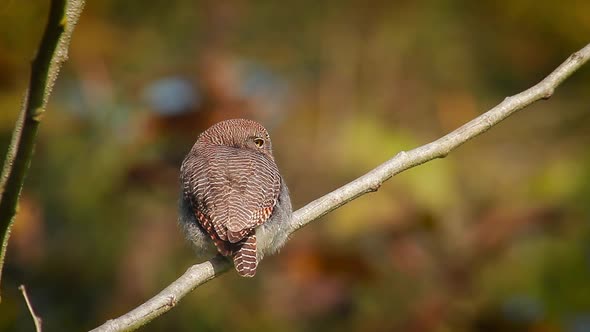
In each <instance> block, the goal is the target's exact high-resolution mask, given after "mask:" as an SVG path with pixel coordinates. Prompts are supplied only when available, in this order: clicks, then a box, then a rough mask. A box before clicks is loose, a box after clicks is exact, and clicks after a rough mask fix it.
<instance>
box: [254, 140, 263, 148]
mask: <svg viewBox="0 0 590 332" xmlns="http://www.w3.org/2000/svg"><path fill="white" fill-rule="evenodd" d="M254 144H256V146H257V147H258V148H261V147H263V146H264V140H263V139H262V138H255V139H254Z"/></svg>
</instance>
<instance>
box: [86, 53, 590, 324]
mask: <svg viewBox="0 0 590 332" xmlns="http://www.w3.org/2000/svg"><path fill="white" fill-rule="evenodd" d="M589 59H590V44H588V45H586V46H585V47H584V48H583V49H581V50H579V51H578V52H576V53H574V54H573V55H571V56H570V57H569V58H568V59H567V60H566V61H565V62H564V63H562V64H561V65H560V66H559V67H557V69H555V70H554V71H553V72H552V73H551V74H549V76H547V77H546V78H545V79H543V80H542V81H541V82H539V83H538V84H536V85H535V86H533V87H531V88H530V89H528V90H526V91H523V92H521V93H519V94H517V95H514V96H512V97H508V98H506V99H504V101H502V102H501V103H500V104H498V105H497V106H496V107H494V108H492V109H491V110H489V111H487V112H486V113H484V114H482V115H481V116H479V117H477V118H475V119H473V120H471V121H469V122H468V123H466V124H465V125H463V126H461V127H460V128H458V129H456V130H454V131H453V132H451V133H449V134H447V135H445V136H443V137H441V138H439V139H437V140H436V141H434V142H431V143H428V144H426V145H423V146H421V147H418V148H416V149H413V150H410V151H408V152H403V151H402V152H400V153H398V154H397V155H396V156H395V157H393V158H392V159H390V160H388V161H386V162H385V163H383V164H381V165H379V166H378V167H377V168H375V169H373V170H372V171H370V172H369V173H367V174H365V175H363V176H361V177H359V178H358V179H356V180H354V181H352V182H350V183H348V184H346V185H344V186H342V187H340V188H338V189H336V190H334V191H333V192H331V193H329V194H327V195H325V196H323V197H320V198H318V199H316V200H314V201H313V202H311V203H309V204H307V205H306V206H304V207H302V208H301V209H299V210H297V211H295V212H294V214H293V218H292V220H291V221H290V225H289V226H290V228H291V229H290V232H291V233H293V232H295V231H296V230H298V229H299V228H301V227H303V226H305V225H307V224H309V223H310V222H312V221H314V220H316V219H318V218H320V217H322V216H324V215H325V214H327V213H329V212H330V211H333V210H335V209H337V208H338V207H340V206H342V205H344V204H346V203H348V202H350V201H352V200H354V199H355V198H358V197H360V196H362V195H364V194H366V193H369V192H372V191H375V190H376V189H377V188H379V186H380V185H381V184H382V183H383V182H385V181H387V180H389V179H390V178H391V177H392V176H394V175H396V174H398V173H400V172H403V171H405V170H407V169H410V168H412V167H415V166H418V165H420V164H423V163H425V162H428V161H430V160H433V159H436V158H443V157H445V156H446V155H448V154H449V153H450V152H451V151H453V150H454V149H456V148H457V147H458V146H460V145H461V144H463V143H465V142H467V141H468V140H470V139H472V138H474V137H475V136H478V135H480V134H482V133H484V132H486V131H487V130H488V129H490V128H491V127H493V126H495V125H496V124H498V123H499V122H500V121H502V120H504V119H506V118H507V117H509V116H510V115H512V114H514V113H515V112H516V111H518V110H521V109H523V108H525V107H526V106H528V105H530V104H532V103H534V102H536V101H538V100H540V99H547V98H549V97H550V96H551V95H552V94H553V91H554V90H555V88H556V87H557V86H559V85H560V84H561V82H563V81H564V80H565V79H567V78H568V77H569V76H570V75H571V74H572V73H574V72H575V71H576V70H578V69H579V68H580V67H581V66H582V65H583V64H584V63H586V62H587V61H588V60H589ZM230 266H231V263H229V262H228V261H227V260H223V259H222V258H220V257H219V256H217V257H215V258H213V259H211V260H209V261H207V262H204V263H201V264H197V265H193V266H192V267H190V268H189V269H188V270H187V271H186V272H185V273H184V274H183V275H182V276H181V277H180V278H178V279H177V280H176V281H174V282H173V283H172V284H170V285H169V286H168V287H166V288H165V289H164V290H163V291H161V292H160V293H159V294H158V295H156V296H154V297H153V298H151V299H150V300H148V301H147V302H145V303H144V304H142V305H140V306H139V307H137V308H135V309H133V310H132V311H130V312H129V313H127V314H125V315H123V316H121V317H119V318H115V319H111V320H109V321H107V322H106V323H104V324H103V325H101V326H99V327H97V328H96V329H94V330H92V331H130V330H134V329H136V328H138V327H140V326H142V325H144V324H146V323H148V322H149V321H150V320H152V319H153V318H155V317H157V316H159V315H161V314H162V313H164V312H166V311H168V310H170V309H171V308H172V307H173V306H174V305H176V303H178V301H180V299H181V298H182V297H183V296H184V295H186V294H188V293H189V292H190V291H192V290H193V289H195V288H197V287H198V286H200V285H202V284H204V283H205V282H207V281H209V280H211V279H213V278H215V277H217V276H219V275H220V274H222V273H223V272H225V271H227V270H228V268H229V267H230Z"/></svg>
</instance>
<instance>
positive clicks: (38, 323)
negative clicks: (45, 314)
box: [18, 285, 43, 332]
mask: <svg viewBox="0 0 590 332" xmlns="http://www.w3.org/2000/svg"><path fill="white" fill-rule="evenodd" d="M18 289H19V290H20V291H21V293H23V297H24V298H25V303H26V304H27V308H29V313H30V314H31V317H33V323H35V332H41V331H42V323H43V321H42V319H41V317H39V316H37V314H35V310H33V305H32V304H31V301H30V300H29V295H27V289H26V288H25V285H20V286H19V287H18Z"/></svg>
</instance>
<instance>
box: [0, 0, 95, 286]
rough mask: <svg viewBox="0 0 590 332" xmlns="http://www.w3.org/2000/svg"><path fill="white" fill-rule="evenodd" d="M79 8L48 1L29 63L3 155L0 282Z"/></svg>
mask: <svg viewBox="0 0 590 332" xmlns="http://www.w3.org/2000/svg"><path fill="white" fill-rule="evenodd" d="M83 7H84V0H69V1H67V0H52V1H51V6H50V9H49V17H48V20H47V25H46V26H45V31H44V33H43V37H42V38H41V43H40V45H39V49H38V50H37V54H36V56H35V58H34V60H33V62H32V64H31V75H30V79H29V88H28V90H27V93H26V94H25V98H24V102H23V107H22V109H21V113H20V116H19V118H18V120H17V123H16V126H15V129H14V132H13V135H12V140H11V143H10V147H9V148H8V152H7V154H6V159H5V161H4V169H3V170H2V177H1V180H0V232H1V236H2V240H1V241H2V242H1V247H0V282H1V280H2V270H3V267H4V260H5V256H6V248H7V246H8V239H9V238H10V230H11V228H12V224H13V223H14V217H15V215H16V212H17V206H18V200H19V197H20V193H21V189H22V186H23V183H24V179H25V174H26V172H27V170H28V168H29V164H30V163H31V157H32V155H33V149H34V147H35V139H36V137H37V128H38V127H39V123H40V122H41V118H42V115H43V114H44V113H45V107H46V105H47V100H48V99H49V95H50V94H51V90H52V88H53V85H54V83H55V80H56V79H57V76H58V74H59V69H60V67H61V65H62V63H63V62H64V61H65V60H66V58H67V54H68V45H69V42H70V39H71V36H72V32H73V30H74V26H75V25H76V22H77V21H78V18H79V17H80V13H81V12H82V8H83ZM0 284H1V283H0Z"/></svg>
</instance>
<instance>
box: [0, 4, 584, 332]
mask: <svg viewBox="0 0 590 332" xmlns="http://www.w3.org/2000/svg"><path fill="white" fill-rule="evenodd" d="M48 2H49V1H16V0H2V1H0V109H2V111H1V112H0V146H1V147H2V150H1V153H2V155H4V153H5V151H6V148H7V146H8V143H9V140H10V136H11V133H12V129H13V126H14V123H15V121H16V117H17V114H18V111H19V108H20V104H21V100H22V96H23V93H24V90H25V88H26V86H27V81H28V75H29V64H30V61H31V59H32V58H33V56H34V53H35V50H36V47H37V44H38V41H39V39H40V36H41V33H42V30H43V27H44V24H45V20H46V15H47V10H48ZM589 36H590V2H588V1H584V0H578V1H569V0H566V1H559V2H543V1H541V2H538V1H528V0H514V1H500V2H473V1H423V2H414V1H395V2H394V1H368V2H366V1H323V2H321V3H320V2H318V1H309V0H301V1H290V2H272V1H257V2H249V1H224V2H221V1H193V0H179V1H162V0H159V1H150V2H146V1H138V0H132V1H116V0H105V1H89V2H88V3H87V6H86V9H85V11H84V13H83V15H82V17H81V19H80V22H79V24H78V26H77V27H76V30H75V32H74V38H73V41H72V44H71V51H70V57H69V61H68V62H67V63H66V64H65V66H64V68H63V69H62V72H61V75H60V77H59V79H58V82H57V84H56V86H55V89H54V92H53V95H52V96H51V101H50V104H49V108H48V112H47V114H46V116H45V118H44V120H43V122H42V124H41V127H40V132H39V137H38V142H37V146H36V151H35V155H34V159H33V162H32V165H31V168H30V171H29V173H28V177H27V179H26V183H25V187H24V191H23V195H22V198H21V203H20V210H19V214H18V217H17V221H16V224H15V227H14V229H13V235H12V238H11V240H10V245H9V248H8V258H7V260H8V261H7V265H6V267H5V273H4V278H3V284H2V300H3V301H2V304H1V305H0V330H1V331H30V330H32V329H33V323H32V320H31V318H30V315H29V313H28V311H27V309H26V307H25V304H24V301H23V299H22V296H21V294H20V292H19V291H18V289H17V287H18V285H20V284H25V285H26V286H27V289H28V291H29V296H30V298H31V301H32V303H33V305H34V307H35V309H36V310H37V313H38V314H39V315H40V316H42V318H43V323H44V328H45V330H46V331H80V330H87V329H91V328H94V327H96V326H98V325H100V324H102V323H103V322H104V321H105V320H107V319H109V318H113V317H116V316H119V315H121V314H124V313H126V312H127V311H129V310H130V309H132V308H134V307H136V306H137V305H139V304H140V303H142V302H144V301H145V300H147V299H148V298H150V297H151V296H153V295H155V294H156V293H158V292H159V291H160V290H161V289H163V288H164V287H165V286H166V285H168V284H169V283H170V282H172V281H173V280H175V279H176V278H177V277H178V276H179V275H180V274H182V273H183V272H184V271H185V270H186V268H188V267H189V266H190V265H191V264H194V263H197V262H198V260H197V259H196V258H195V255H194V253H193V251H192V248H191V247H190V246H189V245H188V244H187V243H186V242H185V240H184V239H183V237H182V234H181V232H180V231H179V230H178V228H177V224H176V216H177V213H176V206H177V198H178V174H179V167H180V163H181V161H182V159H183V157H184V155H185V154H186V153H187V152H188V151H189V150H190V148H191V146H192V144H193V142H194V140H195V139H196V137H197V136H198V134H199V133H200V132H201V131H202V130H204V129H205V128H207V127H208V126H210V125H211V124H213V123H215V122H217V121H219V120H223V119H227V118H235V117H246V118H251V119H255V120H258V121H260V122H262V123H263V124H264V125H265V126H266V127H267V128H268V129H269V131H270V132H271V136H272V139H273V146H274V154H275V157H276V159H277V163H278V165H279V168H280V169H281V172H282V174H283V176H284V177H285V178H286V180H287V183H288V185H289V186H290V189H291V196H292V199H293V204H294V207H295V208H299V207H301V206H303V205H304V204H306V203H308V202H309V201H311V200H313V199H315V198H318V197H319V196H321V195H323V194H325V193H327V192H329V191H331V190H333V189H336V188H337V187H339V186H341V185H343V184H345V183H347V182H349V181H351V180H353V179H355V178H356V177H358V176H360V175H362V174H364V173H365V172H367V171H369V170H370V169H372V168H373V167H375V166H377V165H378V164H380V163H381V162H383V161H385V160H387V159H389V158H391V157H392V156H394V155H395V154H396V153H397V152H399V151H401V150H409V149H412V148H414V147H417V146H420V145H422V144H425V143H427V142H430V141H432V140H434V139H436V138H438V137H440V136H442V135H443V134H445V133H447V132H449V131H451V130H453V129H455V128H456V127H458V126H460V125H462V124H463V123H465V122H467V121H468V120H470V119H472V118H474V117H476V116H478V115H479V114H481V113H483V112H485V111H486V110H488V109H489V108H491V107H493V106H494V105H496V104H497V103H499V102H501V101H502V99H503V98H504V97H506V96H508V95H512V94H515V93H517V92H520V91H522V90H524V89H526V88H528V87H530V86H532V85H534V84H536V83H537V82H538V81H539V80H541V79H542V78H543V77H545V76H546V75H547V74H548V73H549V72H550V71H552V70H553V69H554V68H555V67H557V66H558V65H559V64H560V63H561V62H562V61H563V60H565V59H566V58H567V57H568V56H569V55H570V54H571V53H573V52H574V51H576V50H578V49H580V48H581V47H583V46H584V45H585V44H587V43H588V42H590V39H589ZM589 91H590V67H589V65H586V66H585V67H582V68H581V70H579V71H578V72H577V73H575V74H574V76H573V77H571V78H570V79H569V80H568V81H566V82H565V83H564V84H563V86H562V87H560V88H559V89H558V90H557V91H556V93H555V95H554V96H553V97H552V98H551V99H550V100H548V101H542V102H539V103H536V104H534V105H532V106H530V107H529V108H527V109H526V110H524V111H522V112H521V113H519V114H516V115H514V116H512V117H510V118H509V119H507V120H506V121H504V122H503V123H502V124H500V125H498V126H496V127H494V128H493V129H492V130H491V131H489V132H488V133H486V134H485V135H483V136H481V137H478V138H476V139H474V140H473V141H470V142H469V143H467V144H465V145H464V146H462V147H461V148H459V149H457V150H456V151H454V152H453V153H452V154H451V155H450V156H448V157H447V158H446V159H444V160H435V161H433V162H430V163H427V164H425V165H422V166H419V167H416V168H414V169H411V170H409V171H407V172H404V173H402V174H400V175H398V176H396V177H394V178H393V179H392V180H390V181H389V182H387V183H385V184H384V185H383V186H382V187H381V189H380V190H379V191H378V192H376V193H372V194H369V195H365V196H363V197H362V198H360V199H358V200H355V201H353V202H352V203H350V204H348V205H346V206H344V207H342V208H340V209H339V210H337V211H335V212H333V213H331V214H329V215H327V216H325V217H323V218H322V219H321V220H319V221H317V222H314V223H312V224H310V225H308V226H307V227H305V228H304V229H302V230H301V231H299V232H298V233H296V234H295V235H294V237H293V238H292V240H291V241H290V242H289V243H288V244H287V245H286V247H285V248H284V249H283V250H282V251H281V253H280V254H278V255H276V256H273V257H269V258H267V259H265V260H264V262H263V263H262V265H261V267H260V269H259V273H258V274H257V276H256V278H254V279H242V278H239V277H237V275H236V274H235V273H234V272H233V271H232V272H230V273H227V274H225V275H223V276H222V277H220V278H218V279H215V280H213V281H211V282H210V283H208V284H206V285H205V286H203V287H200V288H199V289H198V290H196V291H195V292H193V293H191V294H189V295H188V296H186V297H185V298H184V299H183V300H182V302H181V303H180V304H179V305H178V306H177V307H176V308H174V309H173V310H171V311H170V312H169V313H167V314H165V315H164V316H162V317H160V318H158V319H156V320H154V321H153V322H152V323H150V324H148V325H147V326H145V327H144V328H143V330H145V331H194V330H199V331H223V330H238V331H278V330H280V331H395V330H397V331H568V332H581V331H590V201H589V199H590V149H588V146H589V144H590V94H589V93H588V92H589Z"/></svg>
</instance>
